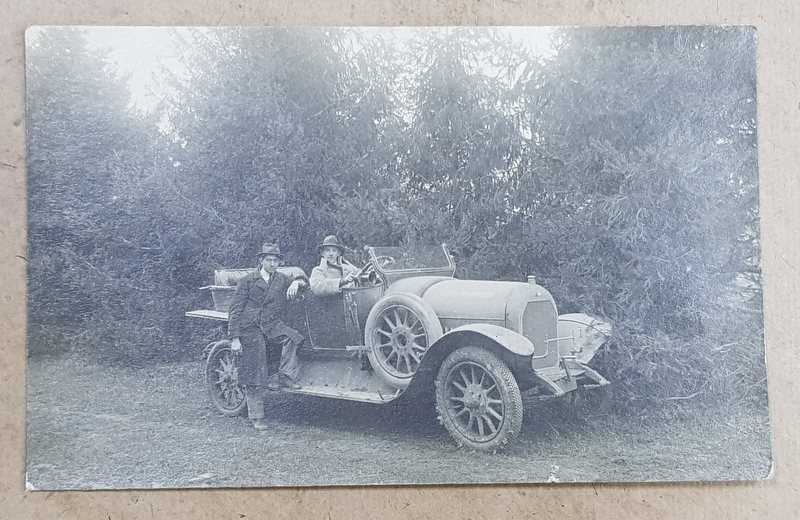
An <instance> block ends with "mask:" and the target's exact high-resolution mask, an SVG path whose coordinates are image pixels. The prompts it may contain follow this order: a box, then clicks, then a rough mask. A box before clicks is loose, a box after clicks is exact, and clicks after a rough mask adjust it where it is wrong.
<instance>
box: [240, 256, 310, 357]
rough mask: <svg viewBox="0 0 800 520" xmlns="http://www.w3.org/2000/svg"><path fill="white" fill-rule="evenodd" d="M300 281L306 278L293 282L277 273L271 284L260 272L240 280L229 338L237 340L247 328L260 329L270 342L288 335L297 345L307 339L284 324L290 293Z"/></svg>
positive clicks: (272, 276)
mask: <svg viewBox="0 0 800 520" xmlns="http://www.w3.org/2000/svg"><path fill="white" fill-rule="evenodd" d="M297 279H305V276H297V277H294V278H293V277H291V276H287V275H285V274H283V273H280V272H277V271H276V272H274V273H272V275H270V278H269V283H267V282H265V281H264V278H262V277H261V269H260V268H259V269H256V271H255V272H253V273H250V274H248V275H247V276H245V277H244V278H242V279H241V280H239V283H238V284H237V285H236V292H235V293H234V294H233V300H232V301H231V307H230V311H229V312H228V337H229V338H231V339H233V338H236V337H239V336H240V335H241V333H242V331H243V330H245V329H247V328H250V327H258V328H260V329H261V332H262V333H263V334H264V336H266V337H267V338H268V339H273V338H277V337H278V336H281V335H286V336H288V337H289V339H291V340H292V341H294V342H295V343H299V342H301V341H302V340H303V336H302V335H301V334H300V333H299V332H297V331H296V330H294V329H293V328H291V327H289V326H288V325H286V324H285V323H284V322H283V317H284V316H285V309H286V306H287V300H286V290H287V289H288V288H289V285H291V283H292V282H293V281H294V280H297Z"/></svg>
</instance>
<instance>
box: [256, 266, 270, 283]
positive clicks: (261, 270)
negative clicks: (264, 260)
mask: <svg viewBox="0 0 800 520" xmlns="http://www.w3.org/2000/svg"><path fill="white" fill-rule="evenodd" d="M258 273H259V274H260V275H261V278H263V279H264V281H265V282H267V283H269V277H270V275H269V273H268V272H266V271H265V270H264V268H263V267H259V268H258Z"/></svg>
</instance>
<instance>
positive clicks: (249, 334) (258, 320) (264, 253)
mask: <svg viewBox="0 0 800 520" xmlns="http://www.w3.org/2000/svg"><path fill="white" fill-rule="evenodd" d="M258 256H259V262H260V266H259V268H258V269H257V270H256V271H255V272H253V273H250V274H248V275H247V276H245V277H244V278H242V279H241V280H240V281H239V283H238V284H237V286H236V292H235V293H234V295H233V300H232V301H231V306H230V311H229V313H228V337H229V338H230V340H231V350H233V351H234V352H241V353H242V365H241V369H242V371H241V373H240V374H239V377H240V378H241V380H242V383H243V385H244V387H245V397H246V400H247V415H248V417H249V418H250V419H251V420H252V421H253V426H254V427H255V428H256V429H258V430H264V429H267V428H268V425H267V423H265V422H264V390H265V388H266V387H267V378H268V376H269V372H268V367H267V348H268V347H280V349H281V359H280V368H279V369H278V385H279V386H280V387H283V388H289V389H293V390H298V389H300V385H299V384H298V383H297V378H298V375H299V366H298V360H297V349H298V347H299V346H300V344H301V343H302V342H303V340H304V338H303V336H302V335H301V334H300V333H299V332H297V331H296V330H294V329H293V328H291V327H289V326H288V325H286V324H285V323H284V322H283V320H282V318H283V316H284V315H285V307H286V302H287V300H293V299H295V298H296V297H297V294H298V292H299V291H300V289H301V288H302V287H305V286H307V285H308V281H307V280H306V278H305V275H298V276H294V277H291V276H287V275H285V274H283V273H280V272H278V271H277V269H278V265H279V264H280V261H281V260H282V259H283V255H282V254H281V251H280V249H279V248H278V246H277V245H275V244H264V246H263V247H262V248H261V253H259V255H258Z"/></svg>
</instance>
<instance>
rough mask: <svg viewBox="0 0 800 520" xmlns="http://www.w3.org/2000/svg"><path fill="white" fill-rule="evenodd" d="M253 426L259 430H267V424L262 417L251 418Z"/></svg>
mask: <svg viewBox="0 0 800 520" xmlns="http://www.w3.org/2000/svg"><path fill="white" fill-rule="evenodd" d="M253 428H255V429H256V430H259V431H263V430H268V429H269V424H268V423H267V421H265V420H264V419H253Z"/></svg>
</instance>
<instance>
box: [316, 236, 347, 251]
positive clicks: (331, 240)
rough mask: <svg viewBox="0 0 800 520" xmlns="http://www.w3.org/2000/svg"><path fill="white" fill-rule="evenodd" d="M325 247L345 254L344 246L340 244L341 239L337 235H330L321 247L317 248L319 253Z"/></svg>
mask: <svg viewBox="0 0 800 520" xmlns="http://www.w3.org/2000/svg"><path fill="white" fill-rule="evenodd" d="M323 247H335V248H337V249H338V250H339V252H341V253H344V246H343V245H342V244H340V243H339V239H338V238H337V237H336V235H328V236H326V237H325V238H324V239H323V240H322V243H321V244H320V245H318V246H317V252H318V253H319V251H320V249H322V248H323Z"/></svg>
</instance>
